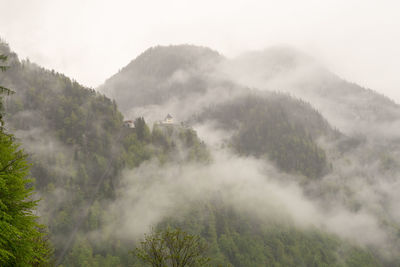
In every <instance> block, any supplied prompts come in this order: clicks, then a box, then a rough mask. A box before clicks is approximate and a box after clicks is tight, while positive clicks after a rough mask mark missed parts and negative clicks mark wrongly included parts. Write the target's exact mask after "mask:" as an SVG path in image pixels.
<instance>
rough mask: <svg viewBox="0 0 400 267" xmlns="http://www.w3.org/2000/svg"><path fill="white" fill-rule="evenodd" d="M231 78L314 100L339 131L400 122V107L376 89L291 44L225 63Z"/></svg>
mask: <svg viewBox="0 0 400 267" xmlns="http://www.w3.org/2000/svg"><path fill="white" fill-rule="evenodd" d="M225 72H227V73H229V75H230V78H231V79H232V80H233V81H235V82H237V83H239V84H244V85H246V86H253V87H256V88H258V89H260V90H280V91H283V92H287V93H290V94H292V95H294V96H296V97H300V98H302V99H304V100H305V101H307V102H309V103H311V104H312V105H313V106H314V107H315V108H316V109H317V110H318V111H320V112H321V114H322V115H323V116H324V117H326V118H327V119H328V121H329V122H330V123H331V124H332V125H333V126H334V127H336V128H338V129H339V130H340V131H342V132H345V133H349V134H351V133H354V132H356V131H358V130H362V131H368V129H371V128H376V127H377V125H376V124H378V127H379V130H380V131H381V132H382V131H384V129H381V128H380V126H381V125H382V124H383V123H393V122H395V123H396V124H397V123H398V122H397V121H398V119H397V118H398V117H399V111H400V107H399V105H397V104H396V103H395V102H394V101H392V100H391V99H389V98H387V97H385V96H383V95H381V94H379V93H377V92H376V91H373V90H370V89H366V88H362V87H361V86H359V85H357V84H354V83H351V82H348V81H345V80H343V79H341V78H340V77H338V76H337V75H335V74H333V73H332V72H330V71H329V70H328V69H326V68H325V67H324V66H323V65H321V64H320V63H319V62H318V61H317V60H316V59H314V58H312V57H311V56H308V55H306V54H304V53H302V52H300V51H298V50H295V49H293V48H291V47H273V48H269V49H266V50H263V51H254V52H249V53H245V54H243V55H241V56H239V57H237V58H235V59H233V60H231V61H229V62H228V63H227V64H226V65H225Z"/></svg>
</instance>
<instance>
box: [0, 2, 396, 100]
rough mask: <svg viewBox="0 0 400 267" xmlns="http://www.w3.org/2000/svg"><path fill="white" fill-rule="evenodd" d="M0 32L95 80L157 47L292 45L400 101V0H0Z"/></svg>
mask: <svg viewBox="0 0 400 267" xmlns="http://www.w3.org/2000/svg"><path fill="white" fill-rule="evenodd" d="M0 6H1V7H2V10H3V12H2V15H1V17H0V36H1V37H2V38H4V39H5V40H6V41H7V42H9V43H10V45H11V47H13V48H14V49H15V51H16V52H17V53H18V54H19V55H20V56H21V57H22V58H24V57H28V58H30V59H31V60H32V61H35V62H37V63H38V64H40V65H42V66H44V67H47V68H49V69H55V70H57V71H60V72H63V73H65V74H67V75H68V76H70V77H73V78H74V79H76V80H78V81H79V82H81V83H83V84H84V85H87V86H91V87H97V86H98V85H100V84H101V83H102V82H104V80H105V79H107V78H108V77H110V76H111V75H112V74H114V73H115V72H117V71H118V69H119V68H121V66H124V65H126V64H127V63H128V62H129V61H130V60H132V59H133V58H135V57H136V56H137V55H138V54H140V53H141V52H142V51H144V50H145V49H147V48H148V47H150V46H154V45H159V44H161V45H168V44H178V43H191V44H197V45H204V46H209V47H211V48H213V49H216V50H218V51H220V52H221V53H223V54H224V55H227V56H228V57H235V56H237V55H239V54H240V53H242V52H244V51H248V50H254V49H262V48H265V47H270V46H273V45H279V44H288V45H291V46H294V47H297V48H300V49H302V50H304V51H306V52H310V53H312V54H313V56H315V57H317V58H318V59H319V60H321V61H322V62H323V63H324V64H326V65H327V66H328V68H329V69H331V70H333V71H334V72H335V73H337V74H339V75H340V76H342V77H344V78H346V79H348V80H351V81H354V82H357V83H358V84H360V85H363V86H365V87H369V88H373V89H374V90H377V91H379V92H381V93H383V94H385V95H387V96H389V97H391V98H393V99H395V100H396V101H397V102H400V93H399V90H398V89H399V87H400V78H399V75H398V69H399V68H400V65H399V64H400V51H399V49H398V47H399V46H400V31H398V28H399V26H400V18H399V16H398V12H397V11H398V10H399V9H400V4H399V2H398V1H394V0H393V1H392V0H384V1H372V0H367V1H365V0H364V1H362V0H351V1H345V0H339V1H323V2H322V1H316V0H306V1H289V0H285V1H279V2H278V1H255V0H252V1H243V0H238V1H225V0H224V1H217V2H216V1H210V0H206V1H201V2H196V1H183V0H174V1H167V2H166V1H156V0H152V1H145V2H143V1H122V0H119V1H95V0H84V1H78V0H74V1H66V2H65V1H51V0H35V1H23V0H14V1H10V0H0Z"/></svg>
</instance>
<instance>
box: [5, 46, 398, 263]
mask: <svg viewBox="0 0 400 267" xmlns="http://www.w3.org/2000/svg"><path fill="white" fill-rule="evenodd" d="M0 54H4V55H7V57H8V60H7V62H6V63H7V65H8V66H9V67H8V69H7V71H6V72H2V73H1V74H0V75H1V76H0V85H2V86H5V87H7V88H11V89H12V90H14V91H15V94H14V95H12V96H9V97H7V98H5V99H4V100H3V101H4V105H5V111H6V115H5V121H6V125H7V127H8V129H9V131H10V132H11V133H13V134H14V135H15V136H16V139H17V140H18V142H20V143H21V146H22V147H23V148H24V151H25V153H27V161H28V162H29V163H30V164H31V168H30V170H29V176H31V177H33V179H34V180H32V182H29V183H32V184H34V186H35V194H34V196H35V199H40V201H39V202H38V215H39V217H40V219H39V220H38V221H37V222H38V223H40V224H43V225H46V226H47V228H48V229H47V232H48V238H49V243H50V244H51V246H52V247H53V248H54V253H53V256H52V257H51V262H50V265H59V266H143V263H142V262H141V261H140V260H139V259H138V258H137V257H135V255H134V254H133V253H131V252H132V251H133V250H134V248H135V246H137V245H138V242H139V241H140V240H141V238H142V237H143V234H144V233H145V231H144V232H140V231H139V232H140V235H139V236H137V235H132V234H130V233H128V232H127V233H126V234H125V236H124V235H123V234H122V235H121V234H117V232H119V231H118V228H121V229H125V228H123V227H125V226H124V225H123V223H124V222H125V218H127V217H129V218H133V219H131V220H132V221H129V220H128V224H129V223H131V224H132V225H136V224H135V221H138V222H139V221H141V219H142V217H146V216H150V215H149V214H152V213H151V209H154V210H157V208H158V207H160V206H161V207H163V205H162V204H164V203H162V202H163V201H165V202H166V204H168V201H167V200H170V199H175V198H178V194H179V191H175V190H172V189H171V191H170V192H168V191H167V192H165V190H163V189H162V188H161V189H160V188H159V187H161V185H163V183H166V184H167V185H168V186H170V187H171V188H179V185H178V184H177V185H174V183H179V182H180V181H181V180H180V179H189V180H190V179H191V180H190V182H188V184H189V187H187V188H186V187H184V190H192V188H195V189H196V187H199V188H200V189H199V190H201V188H202V186H201V184H202V181H201V180H205V181H207V177H199V179H198V180H193V179H195V178H192V177H183V178H182V177H180V175H182V176H185V175H184V174H185V173H190V172H188V169H189V170H190V171H192V169H194V171H193V172H196V173H200V174H201V173H203V170H208V169H209V168H211V170H212V168H215V167H213V166H218V162H219V161H218V160H219V159H218V155H219V154H218V153H219V152H218V151H220V150H224V151H225V150H227V151H229V153H232V154H233V155H231V157H238V158H239V159H242V158H251V159H252V157H254V158H256V159H261V161H262V164H264V163H265V164H267V165H266V166H272V167H271V168H273V172H272V173H273V174H274V175H276V177H272V178H271V179H274V180H278V182H294V183H297V182H299V181H300V188H301V190H303V192H304V195H305V198H307V199H310V201H314V200H315V202H317V203H319V204H318V205H321V206H323V207H329V203H332V202H331V201H332V199H333V198H332V195H336V196H337V195H339V194H342V193H343V192H345V193H346V198H344V199H345V204H344V205H347V206H348V207H349V212H353V211H354V212H356V211H357V209H356V208H355V207H356V206H358V209H359V210H361V209H362V208H361V207H362V206H363V203H359V202H360V201H361V199H358V198H357V195H356V194H355V193H352V192H350V190H348V189H349V187H347V184H345V183H343V184H340V185H337V186H336V185H332V180H328V178H329V177H336V176H341V175H342V176H344V177H345V178H346V177H347V176H346V175H348V173H350V174H351V175H353V174H354V173H351V172H350V171H347V169H346V171H347V172H346V171H344V170H343V171H342V172H340V171H339V170H338V169H340V170H342V168H341V166H342V165H340V164H341V163H342V161H346V163H347V164H348V166H350V165H351V164H353V163H354V162H357V160H356V159H357V157H358V156H359V154H360V153H361V154H363V155H364V156H365V158H363V159H360V161H362V162H364V163H365V164H368V163H369V162H370V161H369V158H368V156H371V155H372V154H374V152H375V151H377V150H378V149H380V148H376V147H372V148H371V147H367V146H365V145H364V144H366V143H368V142H366V141H363V140H364V139H365V138H364V137H359V136H349V135H345V134H342V133H341V132H340V130H338V129H336V128H335V127H333V126H331V124H330V123H329V122H328V121H327V120H326V119H325V118H324V117H323V115H321V113H319V112H318V111H317V110H316V109H314V108H313V107H312V106H311V105H310V104H309V103H307V102H304V101H303V100H301V99H298V98H294V97H291V96H290V95H288V94H282V93H276V92H256V91H254V90H250V89H249V88H247V87H243V86H239V85H236V84H234V82H233V81H229V80H227V78H226V76H223V77H222V78H221V77H219V76H218V77H216V74H215V71H216V70H215V69H216V68H217V66H220V64H221V62H222V61H223V60H224V58H223V57H222V56H221V55H219V54H218V53H217V52H215V51H212V50H210V49H208V48H202V47H201V48H199V47H194V46H171V47H155V48H152V49H149V50H147V51H146V52H144V53H143V54H142V55H140V56H139V57H138V58H137V59H136V60H134V61H132V62H131V63H130V64H129V65H128V66H126V67H125V68H123V69H122V70H121V71H120V72H119V73H118V74H116V75H115V76H113V77H112V78H110V79H109V80H108V81H107V82H106V83H105V84H104V85H103V86H102V88H100V91H102V92H104V93H105V94H107V95H108V96H109V97H113V98H114V99H115V100H111V99H110V98H108V97H107V96H105V95H103V94H102V93H99V92H98V91H96V90H93V89H90V88H86V87H83V86H82V85H80V84H79V83H78V82H76V81H73V80H71V79H70V78H68V77H66V76H64V75H63V74H60V73H57V72H55V71H49V70H46V69H43V68H41V67H40V66H37V65H36V64H34V63H31V62H30V61H28V60H19V59H18V56H17V55H16V54H15V53H13V52H12V51H11V50H10V48H9V47H8V45H7V44H5V43H2V44H1V45H0ZM177 71H178V72H177ZM171 77H172V78H171ZM210 88H211V89H212V90H221V91H219V92H237V91H238V90H240V91H241V92H242V93H240V94H239V95H238V96H237V95H236V94H233V95H231V96H229V97H227V98H226V101H220V102H218V103H215V102H213V103H212V104H209V103H210V102H208V101H207V99H208V94H209V93H210V92H209V91H210V90H211V89H210ZM202 97H205V98H204V101H202V102H201V103H202V105H199V106H198V109H197V110H195V111H196V112H194V111H193V110H190V112H189V111H188V112H186V110H184V109H183V108H182V110H181V115H180V117H183V118H185V119H186V120H185V121H181V122H174V123H172V124H168V123H163V122H155V121H151V122H150V121H148V120H147V118H146V117H143V114H139V113H138V114H136V115H137V116H134V117H128V116H132V113H131V112H128V111H131V110H132V108H138V107H147V106H149V107H152V106H155V108H159V109H162V110H163V111H165V112H164V116H165V115H167V113H168V112H169V111H168V110H164V108H165V107H164V106H163V104H165V103H167V102H168V101H171V100H173V101H176V99H179V101H188V99H192V98H196V99H197V98H198V99H201V98H202ZM224 100H225V99H224ZM179 101H178V103H179ZM208 104H209V105H208ZM182 107H183V106H182ZM119 108H121V111H122V112H124V113H121V111H120V110H119ZM196 108H197V107H196ZM123 114H125V118H124V116H123ZM127 119H129V120H133V121H134V125H133V126H132V127H126V125H124V120H127ZM162 119H164V118H163V117H160V118H159V120H162ZM211 121H212V122H213V123H214V125H215V126H216V129H219V130H221V131H223V132H224V133H226V136H224V138H223V142H222V143H221V146H220V147H219V148H218V151H217V152H216V151H214V148H212V147H210V146H208V145H207V142H206V141H207V140H202V138H201V135H200V133H198V132H197V131H196V130H195V126H196V125H199V124H207V123H209V122H211ZM363 138H364V139H363ZM327 142H329V144H330V145H326V143H327ZM368 144H369V143H368ZM14 149H16V148H15V147H14ZM2 155H3V154H2ZM379 160H380V161H379V162H380V165H379V166H380V167H384V168H385V173H387V174H386V176H387V178H388V179H390V178H392V177H394V176H395V174H396V172H397V171H396V167H395V166H396V164H397V160H396V159H395V157H394V155H387V154H386V155H383V154H381V155H380V158H379ZM257 162H258V161H257ZM155 168H157V169H158V170H159V171H160V172H161V173H162V172H165V173H168V170H169V168H176V169H177V173H178V174H179V175H177V176H176V177H175V176H174V174H171V175H170V176H171V177H169V176H168V177H169V178H171V179H166V180H162V178H160V177H161V176H162V175H161V174H158V173H157V172H155V174H153V173H152V172H151V171H154V169H155ZM232 168H233V166H232ZM354 172H356V171H354ZM390 172H391V173H392V174H390ZM205 173H206V174H207V172H205ZM249 173H252V171H251V170H249ZM357 173H358V174H359V175H360V173H362V172H361V171H360V170H358V171H357ZM217 174H218V173H217ZM178 176H179V177H178ZM249 176H250V174H249ZM360 176H361V175H360ZM135 177H136V178H135ZM196 177H197V176H196ZM281 177H285V181H280V180H282V179H280V178H281ZM326 177H327V179H325V178H326ZM248 178H249V181H251V177H248ZM135 179H136V180H135ZM265 179H267V178H265ZM192 180H193V181H192ZM184 181H186V180H184ZM27 183H28V182H27ZM0 185H1V184H0ZM237 186H238V187H240V186H242V185H240V184H238V185H237ZM170 187H166V188H170ZM211 187H212V185H211ZM149 188H150V189H152V188H156V189H157V190H161V191H155V193H154V194H153V195H150V196H153V197H154V198H155V199H154V202H155V203H153V202H151V201H153V200H149V199H147V195H146V193H147V192H148V190H149ZM221 188H224V187H223V186H222V187H221ZM128 189H129V190H132V191H133V193H130V194H131V195H130V197H131V199H130V200H129V201H131V202H127V203H128V204H127V205H122V204H121V203H125V202H124V201H125V200H124V197H126V191H127V190H128ZM220 190H222V189H220V187H218V186H216V190H215V191H210V192H209V191H206V192H203V191H200V193H199V194H200V195H201V196H202V197H201V198H193V199H190V198H188V199H183V204H182V203H180V202H179V205H177V206H176V207H173V208H171V210H167V211H168V212H167V211H166V213H165V215H164V216H161V217H160V218H157V220H156V219H154V220H152V221H151V222H154V223H153V224H152V225H145V226H144V227H145V229H146V230H149V229H151V227H153V228H156V229H164V228H166V227H173V228H180V229H184V230H185V231H187V232H189V233H191V234H196V235H199V236H200V237H201V239H202V240H203V241H204V242H205V243H206V244H207V245H208V250H207V252H206V254H207V256H209V257H210V259H211V261H210V265H211V266H382V265H385V266H396V265H398V263H399V256H400V255H396V253H392V252H390V253H389V252H388V254H390V256H387V255H386V254H382V253H381V251H380V250H379V249H376V245H375V244H365V243H362V242H356V241H354V240H352V239H351V238H349V239H346V238H343V236H340V235H339V234H337V232H334V231H329V229H328V230H326V231H325V229H323V227H319V226H318V225H317V224H316V225H311V226H307V227H299V224H298V223H297V222H296V221H295V219H293V218H292V217H291V214H290V212H286V211H282V213H281V212H275V211H271V212H269V213H268V216H266V217H260V216H257V215H255V214H254V213H253V211H251V210H247V209H244V208H243V207H238V206H240V205H236V204H234V203H236V202H232V201H231V198H235V197H240V196H235V195H233V196H232V195H230V194H225V192H221V191H220ZM227 191H228V189H227ZM177 192H178V193H177ZM194 192H195V191H194ZM233 192H236V191H233ZM165 194H166V195H167V196H168V198H165V199H164V198H163V197H162V196H164V195H165ZM265 194H267V193H265ZM343 194H344V193H343ZM182 195H185V194H183V193H182ZM187 195H189V196H190V195H191V192H188V193H187ZM193 195H194V193H193ZM203 195H204V196H203ZM157 196H158V197H159V198H157ZM239 199H240V198H239ZM390 200H391V199H390V198H389V197H388V200H387V201H390ZM148 201H150V204H152V205H148V206H146V205H147V203H148ZM340 201H342V199H340V200H339V199H337V202H340ZM173 203H174V202H173ZM120 204H121V205H120ZM293 204H296V203H293ZM140 205H143V206H144V207H143V209H138V208H137V207H138V206H140ZM347 206H346V207H347ZM30 207H31V206H29V207H28V208H30ZM169 207H170V206H166V208H165V209H168V208H169ZM368 207H369V206H368ZM374 208H375V207H374ZM254 209H255V210H257V209H262V207H254ZM136 210H139V211H141V212H142V213H134V212H135V211H136ZM387 212H388V214H390V211H387ZM382 213H383V210H381V209H380V208H377V209H376V210H374V213H373V214H379V216H380V218H381V220H380V221H381V222H382V224H384V225H385V226H384V227H385V229H389V230H388V231H391V233H393V238H392V240H391V242H393V243H390V245H391V246H392V247H391V249H393V248H396V246H397V245H398V239H399V237H398V236H399V233H400V230H399V229H400V228H399V223H398V221H397V219H396V217H395V216H392V215H382ZM396 231H397V232H396ZM135 233H136V232H135ZM396 235H397V237H396ZM396 242H397V243H396ZM394 250H395V249H394ZM0 253H2V251H1V250H0ZM0 255H2V254H0ZM393 255H394V256H393ZM11 265H12V264H11Z"/></svg>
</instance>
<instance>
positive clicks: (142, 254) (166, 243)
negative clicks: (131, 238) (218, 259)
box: [135, 228, 210, 267]
mask: <svg viewBox="0 0 400 267" xmlns="http://www.w3.org/2000/svg"><path fill="white" fill-rule="evenodd" d="M206 250H207V245H206V244H205V243H204V242H203V241H202V239H201V238H200V237H199V236H195V235H190V234H188V233H186V232H184V231H182V230H180V229H170V228H167V229H165V230H164V231H161V232H160V231H158V232H153V233H151V234H150V235H146V236H145V238H144V241H142V242H141V243H140V246H139V247H137V248H136V250H135V254H136V255H137V257H138V258H140V259H141V260H142V261H143V262H145V263H149V264H150V265H151V266H154V267H167V266H171V267H172V266H175V267H184V266H206V265H207V263H208V262H209V260H210V259H209V258H207V257H205V256H204V255H203V254H204V253H205V252H206Z"/></svg>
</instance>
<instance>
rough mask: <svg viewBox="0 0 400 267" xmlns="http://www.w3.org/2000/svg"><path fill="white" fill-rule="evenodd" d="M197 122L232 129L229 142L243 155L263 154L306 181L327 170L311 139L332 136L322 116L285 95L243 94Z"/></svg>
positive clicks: (214, 109) (216, 108)
mask: <svg viewBox="0 0 400 267" xmlns="http://www.w3.org/2000/svg"><path fill="white" fill-rule="evenodd" d="M198 119H200V120H207V119H212V120H217V121H218V122H219V125H220V127H222V128H224V129H228V130H235V134H234V136H233V137H232V140H231V143H232V146H233V148H234V149H235V150H236V151H237V152H238V153H239V154H243V155H254V156H256V157H263V156H264V155H267V156H268V157H269V159H270V160H272V161H273V162H275V163H276V164H277V166H278V167H279V168H280V169H282V170H284V171H287V172H290V173H298V174H301V175H304V176H306V177H309V178H317V177H320V176H322V175H323V174H324V173H325V172H326V171H327V170H328V164H327V159H326V155H325V152H324V150H323V149H322V148H320V147H319V146H318V144H317V143H316V142H315V139H316V138H318V137H320V136H326V137H330V136H335V135H336V134H337V133H336V132H335V131H333V130H332V129H330V127H329V125H328V123H327V122H326V121H325V120H324V119H323V118H322V116H321V115H320V114H319V113H318V112H317V111H315V110H313V109H312V108H311V107H310V106H309V105H308V104H306V103H304V102H301V101H300V100H295V99H292V98H290V97H288V96H285V95H279V94H272V93H271V94H264V95H262V94H261V95H247V96H244V97H239V98H237V99H234V100H233V101H231V102H227V103H224V104H221V105H219V106H216V107H212V108H210V109H209V110H207V111H205V112H204V113H203V114H202V115H200V116H199V118H198Z"/></svg>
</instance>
